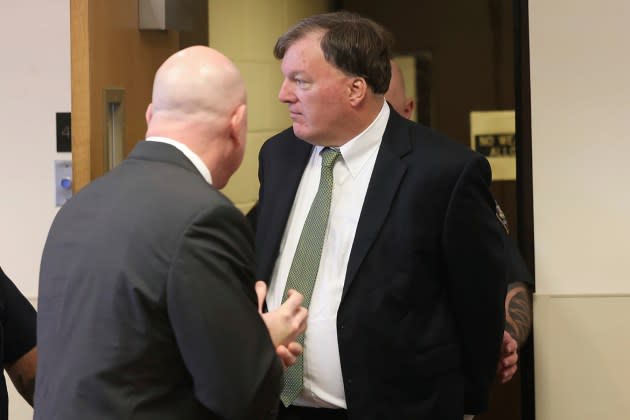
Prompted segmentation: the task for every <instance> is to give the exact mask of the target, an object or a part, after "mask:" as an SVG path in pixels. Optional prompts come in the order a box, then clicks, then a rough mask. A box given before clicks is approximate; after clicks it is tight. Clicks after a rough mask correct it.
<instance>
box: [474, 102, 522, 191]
mask: <svg viewBox="0 0 630 420" xmlns="http://www.w3.org/2000/svg"><path fill="white" fill-rule="evenodd" d="M515 133H516V129H515V118H514V111H473V112H471V113H470V147H471V149H473V150H475V151H477V152H479V153H481V154H482V155H484V156H485V157H486V159H488V162H490V167H491V168H492V179H493V180H495V181H509V180H512V181H513V180H515V179H516V136H515Z"/></svg>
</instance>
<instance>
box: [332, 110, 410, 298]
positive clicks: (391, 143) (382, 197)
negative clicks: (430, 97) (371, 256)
mask: <svg viewBox="0 0 630 420" xmlns="http://www.w3.org/2000/svg"><path fill="white" fill-rule="evenodd" d="M408 127H409V126H408V125H407V124H406V123H405V122H404V121H403V119H402V117H400V116H399V115H398V114H396V113H395V112H392V113H391V114H390V118H389V121H388V123H387V128H386V129H385V133H384V134H383V141H382V143H381V146H380V149H379V151H378V155H377V157H376V162H375V164H374V170H373V171H372V177H371V179H370V183H369V185H368V189H367V192H366V196H365V201H364V203H363V208H362V210H361V216H360V217H359V224H358V225H357V231H356V234H355V237H354V243H353V244H352V251H351V252H350V259H349V261H348V269H347V271H346V279H345V282H344V285H343V294H342V297H341V302H342V303H343V300H344V299H345V297H346V295H347V294H348V290H349V289H350V286H351V284H352V282H353V280H354V278H355V277H356V274H357V271H358V270H359V267H360V266H361V263H362V262H363V260H364V258H365V256H366V255H367V253H368V251H369V250H370V248H371V247H372V244H373V243H374V241H375V240H376V238H377V236H378V233H379V231H380V230H381V226H382V225H383V223H384V222H385V219H386V218H387V215H388V213H389V210H390V208H391V205H392V201H393V200H394V197H395V196H396V192H397V191H398V187H399V186H400V183H401V182H402V180H403V177H404V175H405V172H406V171H407V165H406V164H405V163H404V162H403V161H402V160H401V158H402V156H404V155H405V154H407V153H409V151H410V150H411V143H410V135H409V132H408Z"/></svg>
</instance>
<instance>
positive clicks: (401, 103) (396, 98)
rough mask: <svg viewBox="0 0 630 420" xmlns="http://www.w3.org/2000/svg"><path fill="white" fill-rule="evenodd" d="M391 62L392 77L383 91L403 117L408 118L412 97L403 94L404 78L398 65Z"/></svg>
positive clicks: (411, 107)
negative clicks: (385, 90)
mask: <svg viewBox="0 0 630 420" xmlns="http://www.w3.org/2000/svg"><path fill="white" fill-rule="evenodd" d="M391 64H392V78H391V79H390V80H389V88H388V89H387V92H385V99H386V100H387V101H388V102H389V103H390V104H391V106H393V107H394V109H395V110H396V111H397V112H398V113H399V114H400V115H402V116H403V117H405V118H407V119H410V118H411V115H412V114H413V107H414V103H413V99H412V98H408V97H407V96H406V95H405V79H404V78H403V74H402V71H400V67H399V66H398V64H396V62H395V61H394V60H391Z"/></svg>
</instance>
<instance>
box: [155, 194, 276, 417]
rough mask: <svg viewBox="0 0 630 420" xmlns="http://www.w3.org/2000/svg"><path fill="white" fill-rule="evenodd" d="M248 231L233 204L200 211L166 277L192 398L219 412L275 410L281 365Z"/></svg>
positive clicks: (271, 413)
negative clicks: (265, 317)
mask: <svg viewBox="0 0 630 420" xmlns="http://www.w3.org/2000/svg"><path fill="white" fill-rule="evenodd" d="M253 258H254V257H253V249H252V238H251V231H250V230H249V228H248V226H247V223H246V221H245V220H244V218H243V216H242V215H241V214H240V213H239V212H238V210H236V209H235V208H233V207H228V206H222V207H217V208H215V209H213V210H211V211H208V212H204V213H203V214H200V215H199V216H198V217H197V218H196V220H195V221H194V222H193V223H192V224H191V225H190V226H189V228H188V229H187V231H186V232H185V234H184V236H183V238H182V240H181V244H180V246H179V250H178V253H177V257H176V258H175V260H174V262H173V265H172V268H171V272H170V274H169V277H168V284H167V289H166V294H167V298H166V299H167V305H168V316H169V318H170V322H171V325H172V328H173V331H174V334H175V337H176V340H177V344H178V346H179V349H180V352H181V355H182V358H183V360H184V363H185V365H186V367H187V368H188V371H189V372H190V375H191V376H192V381H193V386H194V392H195V395H196V397H197V399H198V400H199V401H200V402H201V403H202V404H203V405H204V406H206V407H207V408H208V409H209V410H210V411H212V412H213V413H214V414H215V415H217V416H218V417H219V418H224V419H250V418H251V419H253V418H256V419H267V418H274V417H275V414H274V413H275V411H276V410H277V407H278V401H279V399H278V398H279V393H280V386H281V376H282V367H281V364H280V361H279V359H278V357H277V356H276V354H275V349H274V346H273V344H272V342H271V339H270V337H269V333H268V331H267V328H266V326H265V324H264V322H263V321H262V319H261V317H260V316H259V314H258V312H257V309H256V298H255V292H254V284H253V283H254V277H253V268H254V262H253Z"/></svg>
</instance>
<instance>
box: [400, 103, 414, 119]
mask: <svg viewBox="0 0 630 420" xmlns="http://www.w3.org/2000/svg"><path fill="white" fill-rule="evenodd" d="M415 105H416V104H415V103H414V101H413V99H411V98H408V99H407V100H406V101H405V107H404V108H403V114H404V116H405V118H407V119H411V116H412V115H413V108H414V106H415Z"/></svg>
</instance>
